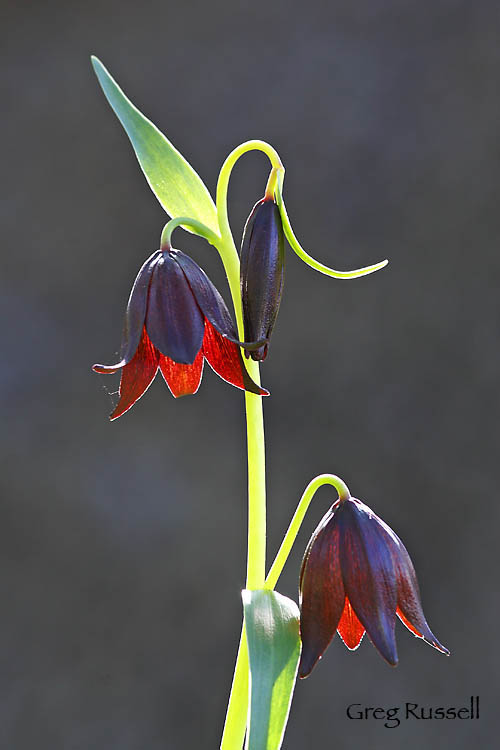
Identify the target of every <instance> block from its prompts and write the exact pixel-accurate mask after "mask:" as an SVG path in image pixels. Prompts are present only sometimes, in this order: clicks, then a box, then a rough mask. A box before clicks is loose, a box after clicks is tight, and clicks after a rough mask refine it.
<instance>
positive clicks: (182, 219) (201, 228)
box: [160, 216, 221, 250]
mask: <svg viewBox="0 0 500 750" xmlns="http://www.w3.org/2000/svg"><path fill="white" fill-rule="evenodd" d="M181 226H182V227H184V228H185V227H189V229H192V230H193V232H194V233H195V234H197V235H199V236H200V237H204V238H205V239H206V240H208V242H210V244H211V245H215V247H218V245H219V244H220V239H221V238H220V237H219V236H218V235H217V234H215V232H213V231H212V230H211V229H210V228H209V227H207V226H205V224H202V223H201V221H197V220H196V219H190V218H188V217H187V216H178V217H176V218H175V219H170V221H168V222H167V223H166V224H165V226H164V227H163V231H162V233H161V238H160V249H161V250H168V249H169V248H170V247H171V243H170V238H171V237H172V232H173V231H174V229H177V227H181Z"/></svg>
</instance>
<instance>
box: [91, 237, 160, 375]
mask: <svg viewBox="0 0 500 750" xmlns="http://www.w3.org/2000/svg"><path fill="white" fill-rule="evenodd" d="M160 255H161V253H160V251H159V250H156V251H155V252H154V253H153V254H152V255H150V257H149V258H148V259H147V261H146V262H145V263H144V264H143V266H142V267H141V270H140V271H139V273H138V274H137V276H136V279H135V281H134V286H133V287H132V291H131V292H130V297H129V299H128V304H127V309H126V311H125V320H124V323H123V332H122V342H121V347H120V359H119V361H118V362H117V363H116V365H94V366H93V367H92V369H93V370H94V372H98V373H100V374H101V375H112V374H113V373H114V372H116V371H117V370H119V369H120V367H124V366H125V365H126V364H128V363H129V362H130V361H131V359H132V357H133V356H134V354H135V352H136V350H137V347H138V345H139V341H140V340H141V335H142V329H143V327H144V319H145V317H146V307H147V301H148V290H149V283H150V281H151V276H152V273H153V271H154V268H155V265H156V264H157V262H158V260H159V259H160Z"/></svg>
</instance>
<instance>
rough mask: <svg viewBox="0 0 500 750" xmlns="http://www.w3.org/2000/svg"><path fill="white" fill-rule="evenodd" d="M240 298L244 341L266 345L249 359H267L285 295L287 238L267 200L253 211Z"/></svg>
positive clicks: (243, 257)
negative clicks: (270, 341) (282, 298)
mask: <svg viewBox="0 0 500 750" xmlns="http://www.w3.org/2000/svg"><path fill="white" fill-rule="evenodd" d="M240 258H241V276H240V279H241V297H242V303H243V322H244V326H245V341H262V340H263V339H267V342H266V343H265V344H264V345H263V346H261V347H260V348H258V349H256V350H253V351H245V355H246V356H247V357H252V359H255V360H257V361H262V360H263V359H265V358H266V355H267V349H268V342H269V339H270V338H271V334H272V331H273V328H274V324H275V322H276V317H277V315H278V310H279V306H280V302H281V294H282V292H283V277H284V264H285V238H284V233H283V225H282V222H281V216H280V212H279V209H278V206H277V205H276V203H275V202H274V200H273V198H272V197H267V196H266V197H264V198H263V199H262V200H260V201H258V203H256V204H255V206H254V207H253V209H252V212H251V214H250V216H249V217H248V219H247V222H246V224H245V229H244V231H243V240H242V243H241V255H240Z"/></svg>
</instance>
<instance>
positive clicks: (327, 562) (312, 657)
mask: <svg viewBox="0 0 500 750" xmlns="http://www.w3.org/2000/svg"><path fill="white" fill-rule="evenodd" d="M299 586H300V610H301V613H300V628H301V637H302V644H303V645H302V656H301V661H300V666H299V676H300V677H307V676H308V675H309V674H310V672H311V671H312V669H313V667H314V666H315V664H316V662H317V661H318V660H319V659H320V658H321V656H322V655H323V653H324V651H325V650H326V648H327V647H328V645H329V643H330V641H331V640H332V638H333V636H334V635H335V631H337V632H338V634H339V635H340V637H341V639H342V640H343V642H344V643H345V645H346V646H347V648H349V649H351V650H354V649H356V648H357V647H358V646H359V644H360V642H361V639H362V637H363V635H364V633H365V631H366V632H367V633H368V635H369V637H370V640H371V641H372V643H373V645H374V646H375V648H376V649H377V650H378V651H379V653H380V654H381V655H382V656H383V658H384V659H385V660H386V661H387V662H389V664H391V665H393V666H395V665H396V664H397V661H398V655H397V650H396V637H395V625H396V615H397V616H398V617H399V619H400V620H401V621H402V622H403V623H404V624H405V625H406V627H407V628H408V629H409V630H410V631H411V632H412V633H413V634H414V635H415V636H418V637H419V638H422V639H423V640H424V641H425V642H426V643H428V644H430V645H431V646H434V648H436V649H438V650H439V651H441V652H442V653H444V654H448V653H449V652H448V650H447V649H446V648H445V647H444V646H442V645H441V644H440V643H439V641H438V639H437V638H436V636H435V635H434V634H433V633H432V631H431V630H430V628H429V626H428V624H427V621H426V619H425V616H424V613H423V610H422V605H421V602H420V594H419V589H418V583H417V578H416V575H415V570H414V568H413V564H412V562H411V560H410V556H409V555H408V552H407V551H406V549H405V547H404V545H403V543H402V541H401V540H400V539H399V537H397V536H396V534H395V533H394V531H392V529H390V528H389V526H387V524H386V523H384V521H382V520H381V519H380V518H379V517H378V516H376V515H375V513H373V511H372V510H370V508H368V506H366V505H364V504H363V503H362V502H360V501H359V500H356V499H355V498H348V499H344V500H339V501H337V502H336V503H335V504H334V505H333V506H332V507H331V508H330V510H329V511H328V513H327V514H326V515H325V516H324V518H323V519H322V521H321V522H320V524H319V526H318V528H317V529H316V531H315V532H314V534H313V536H312V538H311V540H310V542H309V545H308V547H307V550H306V553H305V555H304V560H303V562H302V570H301V574H300V584H299Z"/></svg>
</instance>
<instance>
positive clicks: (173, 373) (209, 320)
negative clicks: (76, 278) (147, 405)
mask: <svg viewBox="0 0 500 750" xmlns="http://www.w3.org/2000/svg"><path fill="white" fill-rule="evenodd" d="M261 345H262V341H260V342H257V344H251V343H249V344H241V346H245V347H252V346H261ZM239 347H240V343H239V342H238V341H237V338H236V331H235V329H234V326H233V323H232V320H231V316H230V314H229V311H228V309H227V307H226V305H225V302H224V300H223V299H222V297H221V295H220V294H219V292H218V291H217V289H216V288H215V287H214V285H213V284H212V282H211V281H210V279H209V278H208V276H207V275H206V274H205V273H204V271H202V270H201V268H200V267H199V266H198V265H197V264H196V263H195V262H194V260H192V259H191V258H190V257H189V256H188V255H185V254H184V253H182V252H181V251H180V250H174V249H171V248H169V249H166V250H157V251H156V252H154V253H153V254H152V255H151V256H150V257H149V258H148V260H147V261H146V262H145V263H144V265H143V266H142V268H141V270H140V271H139V273H138V275H137V278H136V280H135V283H134V286H133V288H132V291H131V293H130V298H129V301H128V305H127V311H126V313H125V323H124V327H123V336H122V344H121V351H120V361H119V362H117V363H116V364H115V365H94V366H93V368H92V369H93V370H94V371H95V372H98V373H101V374H104V375H107V374H111V373H114V372H117V371H118V370H119V369H121V370H122V375H121V381H120V391H119V393H120V400H119V402H118V405H117V406H116V409H115V410H114V411H113V413H112V414H111V415H110V419H117V417H120V416H121V415H122V414H124V413H125V412H126V411H127V410H128V409H130V407H131V406H133V405H134V404H135V402H136V401H137V400H138V399H139V398H140V397H141V396H142V395H143V393H144V392H145V391H146V390H147V389H148V388H149V386H150V385H151V383H152V381H153V379H154V377H155V375H156V373H157V372H158V369H160V371H161V373H162V375H163V377H164V379H165V381H166V383H167V385H168V387H169V389H170V391H171V393H172V395H173V396H174V397H176V398H177V397H179V396H185V395H187V394H190V393H196V391H197V390H198V388H199V385H200V381H201V376H202V372H203V363H204V360H205V359H206V360H207V362H208V364H209V365H210V366H211V367H212V369H213V370H214V371H215V372H216V373H217V374H218V375H220V377H221V378H222V379H223V380H226V381H227V382H228V383H231V384H232V385H234V386H236V387H237V388H242V389H244V390H247V391H251V392H252V393H256V394H258V395H261V396H267V395H268V391H266V390H264V389H263V388H260V387H259V386H257V385H256V384H255V383H254V382H253V380H251V378H250V376H249V375H248V373H247V371H246V368H245V364H244V362H243V358H242V356H241V352H240V348H239Z"/></svg>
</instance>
